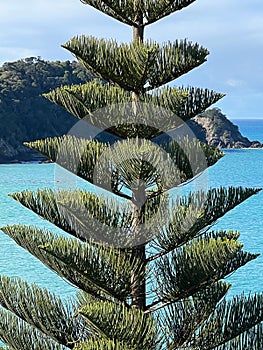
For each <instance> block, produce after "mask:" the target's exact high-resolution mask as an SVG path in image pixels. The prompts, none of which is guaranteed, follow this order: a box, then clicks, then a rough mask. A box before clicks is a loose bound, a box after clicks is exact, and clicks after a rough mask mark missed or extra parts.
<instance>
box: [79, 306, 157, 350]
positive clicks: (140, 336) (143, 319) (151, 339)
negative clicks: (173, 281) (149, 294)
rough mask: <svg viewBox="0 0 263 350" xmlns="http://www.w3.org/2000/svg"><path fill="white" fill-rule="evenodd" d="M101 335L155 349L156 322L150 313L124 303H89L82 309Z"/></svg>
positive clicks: (128, 343)
mask: <svg viewBox="0 0 263 350" xmlns="http://www.w3.org/2000/svg"><path fill="white" fill-rule="evenodd" d="M80 313H81V314H82V315H83V316H84V317H85V319H86V320H87V322H88V324H89V326H90V328H91V329H92V331H93V332H94V333H97V334H98V336H99V337H101V338H106V339H108V340H112V341H117V342H120V343H121V342H123V343H124V344H126V346H127V345H129V346H131V348H136V349H140V350H149V349H153V350H155V349H156V348H155V341H156V334H155V332H156V324H155V321H154V319H153V318H152V317H151V316H150V315H145V314H144V312H143V311H140V310H138V309H135V308H132V309H131V308H127V307H126V306H125V305H124V304H112V303H107V302H105V303H99V304H98V303H89V304H88V305H87V306H85V307H83V308H82V309H81V310H80Z"/></svg>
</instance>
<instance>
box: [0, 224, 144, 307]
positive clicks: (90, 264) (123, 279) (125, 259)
mask: <svg viewBox="0 0 263 350" xmlns="http://www.w3.org/2000/svg"><path fill="white" fill-rule="evenodd" d="M2 230H3V232H4V233H6V234H7V235H8V236H9V237H11V238H12V239H13V240H14V241H15V242H16V243H17V244H18V245H20V246H21V247H23V248H24V249H26V250H27V251H29V252H30V253H31V254H32V255H34V256H36V257H37V258H38V259H39V260H40V261H42V262H43V263H44V264H45V265H46V266H47V267H49V268H50V269H52V270H53V271H55V272H56V273H57V274H58V275H59V276H61V277H62V278H65V279H66V280H68V281H69V282H70V283H72V284H73V285H75V286H77V287H78V288H80V289H81V290H83V291H85V292H86V293H89V294H91V295H94V296H95V297H96V298H99V296H100V291H102V292H105V293H106V294H107V295H108V296H110V297H114V298H115V299H117V300H121V301H124V300H125V299H126V298H127V297H128V296H129V293H130V288H131V281H130V278H131V273H132V271H133V270H134V269H135V268H136V267H137V261H136V260H135V259H133V260H132V259H131V257H130V254H129V253H128V252H127V255H125V254H124V252H121V251H119V250H116V249H115V248H113V247H110V246H106V245H97V246H95V245H94V244H93V243H91V244H88V243H80V242H79V241H78V240H77V239H66V238H64V237H59V236H56V235H54V234H52V233H51V232H48V231H44V230H38V229H36V228H34V227H28V226H21V225H13V226H7V227H4V228H2ZM138 271H139V269H138Z"/></svg>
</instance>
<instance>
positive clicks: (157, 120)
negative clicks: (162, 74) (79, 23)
mask: <svg viewBox="0 0 263 350" xmlns="http://www.w3.org/2000/svg"><path fill="white" fill-rule="evenodd" d="M223 96H224V95H223V94H220V93H216V92H214V91H209V90H207V89H200V88H191V87H188V88H184V87H181V88H170V87H165V88H162V89H157V90H156V91H155V92H154V93H153V94H148V93H146V94H140V95H138V101H139V103H138V104H137V108H136V115H135V114H134V112H133V108H132V94H131V93H129V92H127V91H124V90H123V89H122V88H120V87H117V86H111V85H109V84H107V85H105V84H102V83H100V82H97V81H93V82H88V83H86V84H82V85H77V86H65V87H61V88H57V89H55V90H53V91H51V92H49V93H47V94H44V97H46V98H47V99H49V100H50V101H51V102H53V103H56V104H58V105H59V106H61V107H63V108H65V109H66V110H67V111H68V112H69V113H71V114H73V115H74V116H76V117H77V118H79V119H83V120H84V121H85V122H87V123H89V124H91V125H93V126H95V127H97V128H100V129H101V130H104V131H108V132H110V133H111V134H112V135H115V136H117V137H121V138H123V139H124V138H127V137H136V136H138V137H139V138H146V139H152V138H154V137H157V136H159V135H161V134H162V133H164V132H167V131H169V130H172V129H175V128H177V127H179V126H180V125H182V123H183V122H184V121H187V120H189V119H190V118H192V117H194V116H196V115H197V114H199V113H202V112H204V111H205V110H206V109H207V108H208V107H210V106H211V105H212V104H213V103H215V102H217V101H218V100H219V99H221V98H222V97H223ZM143 125H144V127H143ZM83 127H86V128H87V125H85V124H83Z"/></svg>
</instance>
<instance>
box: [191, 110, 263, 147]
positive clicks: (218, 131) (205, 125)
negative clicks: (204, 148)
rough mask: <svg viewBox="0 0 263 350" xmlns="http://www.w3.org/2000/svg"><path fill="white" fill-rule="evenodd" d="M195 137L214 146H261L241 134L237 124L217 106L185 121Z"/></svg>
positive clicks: (261, 145)
mask: <svg viewBox="0 0 263 350" xmlns="http://www.w3.org/2000/svg"><path fill="white" fill-rule="evenodd" d="M187 124H188V126H189V127H190V128H191V129H192V131H193V132H194V134H195V135H196V137H197V138H198V139H199V140H200V141H202V142H204V143H206V144H207V145H209V146H212V147H216V148H219V149H221V148H262V147H263V144H262V143H260V142H259V141H250V140H249V139H248V138H247V137H244V136H242V135H241V133H240V131H239V129H238V126H237V125H235V124H233V123H232V122H231V121H230V120H229V119H227V117H226V116H225V115H224V114H223V113H222V112H221V110H220V109H218V108H213V109H209V110H207V111H206V112H204V113H203V114H200V115H197V116H196V117H194V118H193V119H191V120H189V121H188V122H187Z"/></svg>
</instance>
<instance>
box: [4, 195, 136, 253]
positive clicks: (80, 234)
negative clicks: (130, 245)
mask: <svg viewBox="0 0 263 350" xmlns="http://www.w3.org/2000/svg"><path fill="white" fill-rule="evenodd" d="M10 196H11V197H12V198H14V199H15V200H17V201H19V202H20V203H21V204H22V205H24V206H25V207H26V208H28V209H30V210H32V211H33V212H34V213H36V214H38V215H39V216H41V217H42V218H43V219H45V220H48V221H49V222H51V223H53V224H54V225H56V226H57V227H59V228H61V229H62V230H64V231H65V232H67V233H69V234H71V235H73V236H75V237H77V238H79V239H80V240H82V241H84V242H85V241H91V240H92V241H94V242H102V243H103V242H104V243H108V244H112V243H113V242H114V243H115V246H116V245H117V244H118V245H119V246H121V247H124V245H127V242H128V241H129V236H128V232H127V230H129V229H130V228H131V226H132V222H133V218H132V214H131V208H130V206H129V205H128V204H125V203H119V202H117V200H116V199H113V198H112V199H109V198H105V197H102V196H100V197H99V196H97V195H96V194H93V193H89V192H86V191H80V190H75V191H65V190H64V191H53V190H51V189H44V190H37V191H36V192H31V191H23V192H18V193H14V194H12V195H10Z"/></svg>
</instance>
